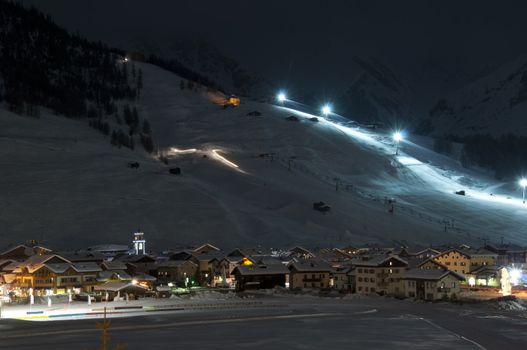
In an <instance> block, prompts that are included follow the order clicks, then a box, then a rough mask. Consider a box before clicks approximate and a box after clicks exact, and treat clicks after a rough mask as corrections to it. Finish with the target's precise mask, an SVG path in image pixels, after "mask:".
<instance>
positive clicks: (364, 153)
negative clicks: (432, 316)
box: [0, 64, 527, 249]
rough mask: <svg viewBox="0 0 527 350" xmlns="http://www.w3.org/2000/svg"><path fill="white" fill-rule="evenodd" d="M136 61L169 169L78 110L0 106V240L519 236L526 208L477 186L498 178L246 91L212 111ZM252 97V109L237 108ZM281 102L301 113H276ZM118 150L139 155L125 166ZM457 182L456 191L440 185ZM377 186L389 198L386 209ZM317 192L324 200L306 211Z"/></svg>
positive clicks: (340, 241)
mask: <svg viewBox="0 0 527 350" xmlns="http://www.w3.org/2000/svg"><path fill="white" fill-rule="evenodd" d="M141 68H142V69H143V73H144V86H145V88H144V90H143V93H142V97H141V99H140V101H139V104H138V107H139V112H140V115H141V117H146V118H148V119H149V120H150V122H151V124H152V128H153V131H154V139H155V141H156V142H157V143H158V146H159V149H160V151H162V152H164V153H165V154H167V155H168V156H169V159H170V165H169V166H177V167H180V168H181V169H182V175H181V176H176V175H169V174H168V169H167V166H165V165H163V164H162V163H160V162H159V161H157V160H155V159H153V158H152V157H150V156H148V155H146V154H145V153H143V152H142V151H140V150H138V149H139V148H140V147H137V149H136V151H135V152H132V151H130V150H128V149H124V148H123V149H117V148H115V147H113V146H111V145H110V142H109V140H108V139H107V138H106V139H105V138H104V136H102V135H101V134H99V133H97V132H95V131H93V130H92V129H90V128H88V127H87V126H86V125H85V124H86V122H85V121H76V120H70V119H66V118H63V117H57V116H52V115H43V116H42V117H41V119H38V120H37V119H31V118H28V117H21V116H16V115H13V114H11V113H9V112H6V111H5V110H2V111H0V169H1V175H2V176H1V177H0V193H2V209H1V210H0V222H1V223H2V232H3V233H2V235H1V236H0V246H2V245H7V244H9V243H14V241H23V240H26V239H31V238H32V239H37V240H38V241H41V242H42V243H43V244H48V245H51V246H53V247H57V248H69V247H71V248H82V247H85V246H89V245H93V244H97V243H127V242H128V241H129V240H130V238H131V233H132V231H133V230H135V229H137V228H138V227H139V228H141V229H142V230H144V231H145V233H146V238H147V240H148V242H149V247H150V248H157V249H164V248H168V247H174V246H181V245H194V244H197V243H201V242H204V241H210V242H212V243H215V244H217V245H220V246H224V247H227V246H229V247H233V246H249V245H250V246H255V245H265V246H280V247H284V246H289V245H296V244H303V245H309V246H329V245H345V244H349V243H351V244H360V243H366V242H375V241H382V242H392V243H393V242H397V243H404V242H407V243H421V244H436V243H445V242H468V243H475V244H481V243H482V242H483V239H486V238H489V239H491V240H495V241H498V240H499V239H500V238H501V237H502V236H503V237H504V239H505V241H513V242H516V243H523V244H527V238H526V237H525V236H524V235H523V231H524V228H525V224H526V223H527V208H526V207H524V206H522V205H521V204H520V203H519V200H518V195H520V192H519V191H515V190H516V189H515V188H514V187H513V186H510V187H509V192H507V191H505V192H502V193H500V194H499V195H494V196H490V195H489V192H490V190H491V189H492V188H493V186H498V185H501V184H498V183H495V182H493V181H492V180H490V179H487V178H485V176H484V175H479V174H477V173H473V172H471V173H466V172H464V171H463V169H461V168H460V167H459V165H457V164H456V163H455V162H454V161H452V160H450V159H447V158H445V157H443V156H439V155H437V154H435V153H433V152H431V151H428V150H427V149H426V148H423V147H421V146H420V145H419V144H418V143H412V142H410V141H408V142H404V143H403V144H402V150H401V153H400V155H399V156H394V148H393V145H392V144H391V140H390V138H389V135H383V134H376V133H373V132H367V131H363V130H360V129H359V130H356V129H352V128H349V127H347V126H344V124H342V122H341V120H340V119H339V118H337V117H335V118H331V119H332V120H333V121H332V122H330V121H325V120H322V119H320V120H319V122H318V123H315V122H312V121H309V120H308V119H307V118H305V117H311V116H310V115H306V114H305V113H301V112H297V111H295V110H291V109H288V108H282V107H277V106H272V105H267V104H262V103H258V102H254V101H250V100H243V101H242V102H243V103H242V105H241V106H240V107H238V108H234V109H227V110H223V109H221V108H220V107H218V106H217V105H215V104H213V103H211V102H210V101H209V99H208V96H207V93H206V92H205V91H204V90H202V91H200V92H193V91H189V90H181V89H180V78H179V77H177V76H175V75H173V74H171V73H168V72H166V71H163V70H161V69H159V68H157V67H154V66H151V65H146V64H141ZM255 110H257V111H259V112H261V114H262V115H261V116H247V113H248V112H251V111H255ZM290 115H297V116H298V117H299V119H300V121H299V122H294V121H287V120H285V117H287V116H290ZM410 140H412V139H410ZM176 149H177V150H188V149H196V151H195V152H194V151H188V152H177V151H176ZM263 154H273V155H272V157H270V156H264V157H261V156H260V155H263ZM204 156H206V157H204ZM128 161H138V162H140V164H141V166H140V168H139V169H130V168H128V167H127V166H126V165H127V162H128ZM502 188H507V186H504V187H502ZM459 189H464V190H466V191H467V196H458V195H455V194H454V193H453V192H454V191H456V190H459ZM511 195H513V196H514V198H512V199H507V196H511ZM385 198H395V200H396V204H395V208H394V212H393V213H390V212H389V208H390V205H389V204H387V203H385ZM316 201H324V202H326V203H327V204H329V205H330V206H331V207H332V211H331V212H330V213H328V214H326V215H324V214H321V213H319V212H316V211H314V210H313V209H312V204H313V202H316ZM445 227H446V231H445Z"/></svg>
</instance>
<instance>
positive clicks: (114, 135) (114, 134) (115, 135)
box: [110, 130, 119, 146]
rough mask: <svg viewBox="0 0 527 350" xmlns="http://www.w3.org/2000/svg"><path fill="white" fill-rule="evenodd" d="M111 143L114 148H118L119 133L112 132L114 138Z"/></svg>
mask: <svg viewBox="0 0 527 350" xmlns="http://www.w3.org/2000/svg"><path fill="white" fill-rule="evenodd" d="M110 143H111V144H112V145H114V146H117V144H118V143H119V140H118V139H117V133H116V132H115V130H112V138H111V140H110Z"/></svg>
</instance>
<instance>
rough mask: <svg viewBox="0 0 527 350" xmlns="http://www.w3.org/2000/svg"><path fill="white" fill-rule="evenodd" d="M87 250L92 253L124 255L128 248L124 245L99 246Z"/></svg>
mask: <svg viewBox="0 0 527 350" xmlns="http://www.w3.org/2000/svg"><path fill="white" fill-rule="evenodd" d="M87 250H88V251H92V252H100V253H103V254H108V253H124V252H128V251H129V250H130V247H128V246H127V245H124V244H100V245H94V246H91V247H89V248H88V249H87Z"/></svg>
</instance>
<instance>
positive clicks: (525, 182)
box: [520, 178, 527, 204]
mask: <svg viewBox="0 0 527 350" xmlns="http://www.w3.org/2000/svg"><path fill="white" fill-rule="evenodd" d="M520 186H521V187H522V188H523V198H522V201H523V204H525V188H526V187H527V179H525V178H524V179H521V180H520Z"/></svg>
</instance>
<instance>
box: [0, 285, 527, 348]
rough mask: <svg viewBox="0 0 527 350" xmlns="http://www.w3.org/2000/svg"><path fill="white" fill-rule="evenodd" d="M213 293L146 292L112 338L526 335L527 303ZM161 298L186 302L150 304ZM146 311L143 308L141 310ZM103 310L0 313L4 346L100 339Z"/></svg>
mask: <svg viewBox="0 0 527 350" xmlns="http://www.w3.org/2000/svg"><path fill="white" fill-rule="evenodd" d="M214 294H218V293H212V292H208V293H207V294H206V295H202V296H201V297H199V298H197V300H186V301H183V300H181V301H178V300H173V299H169V300H151V301H141V303H144V304H145V305H148V306H149V307H150V309H149V310H150V311H152V312H148V317H129V318H123V317H115V315H112V319H111V326H110V330H109V334H110V344H111V345H112V346H114V345H115V344H119V343H121V344H125V345H126V348H127V349H144V348H150V349H158V348H172V347H174V344H177V345H178V346H180V347H190V348H197V349H198V348H199V349H225V348H251V349H268V348H276V347H287V348H290V349H323V348H324V349H325V348H329V349H350V348H353V349H354V348H372V349H408V348H412V349H497V348H504V349H508V348H511V349H512V348H514V349H516V348H522V346H523V345H524V344H525V342H526V341H527V338H526V335H525V332H524V331H523V330H524V328H525V310H524V309H521V308H511V307H510V306H511V305H513V304H512V303H507V304H506V305H501V304H499V303H494V304H489V303H473V304H467V305H460V304H452V303H423V302H413V301H409V300H396V299H391V298H384V297H378V296H377V297H373V296H370V297H368V296H363V297H361V298H346V297H344V298H342V297H330V298H328V297H325V298H320V297H314V296H304V297H302V296H297V297H294V296H293V295H291V294H284V295H281V296H280V297H277V296H278V295H277V294H271V295H267V294H265V293H254V294H253V296H254V297H253V298H247V296H250V295H245V297H243V296H242V297H239V296H237V297H232V298H231V297H229V298H228V299H229V300H223V299H224V295H221V296H220V297H219V299H220V300H218V296H219V295H214ZM278 294H280V293H278ZM107 304H108V305H107ZM122 304H123V303H117V304H116V303H113V302H110V303H96V304H93V305H92V306H91V307H90V309H93V310H95V311H100V310H101V308H102V307H103V306H108V307H109V308H108V310H109V312H114V311H116V310H117V308H116V309H115V310H114V307H115V306H119V307H123V306H124V307H126V306H128V307H134V306H137V302H130V303H129V304H126V305H122ZM163 304H164V305H172V306H173V305H179V306H180V308H179V309H172V310H164V311H163V310H162V308H160V309H157V310H156V309H151V308H152V306H154V305H158V306H159V305H163ZM516 304H517V303H516ZM201 306H203V307H201ZM215 306H217V307H215ZM68 307H71V310H69V312H72V313H78V312H83V310H81V309H82V307H84V308H86V305H84V306H81V307H78V306H68V305H66V306H63V309H62V310H56V311H55V310H51V311H49V313H50V314H51V313H55V314H56V313H61V312H62V313H64V312H67V311H68ZM41 308H42V307H41ZM43 308H44V309H47V307H46V306H44V307H43ZM55 308H60V306H57V307H55ZM26 309H27V306H26ZM51 309H53V307H52V308H51ZM119 311H123V309H119ZM141 314H143V315H146V312H145V311H143V312H138V313H136V315H137V316H140V315H141ZM100 317H101V315H98V317H88V318H85V319H82V317H80V316H79V317H77V318H78V319H77V320H76V321H75V322H71V318H68V320H62V321H61V320H56V321H54V322H27V321H18V320H5V319H4V320H2V322H1V323H0V329H2V332H0V349H14V348H16V349H33V348H34V347H35V344H36V342H37V341H38V345H39V348H41V349H69V348H71V347H72V346H73V344H74V343H75V344H82V345H83V347H86V348H96V347H97V342H98V339H99V336H100V330H98V329H97V328H96V326H95V324H96V321H98V320H100Z"/></svg>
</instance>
